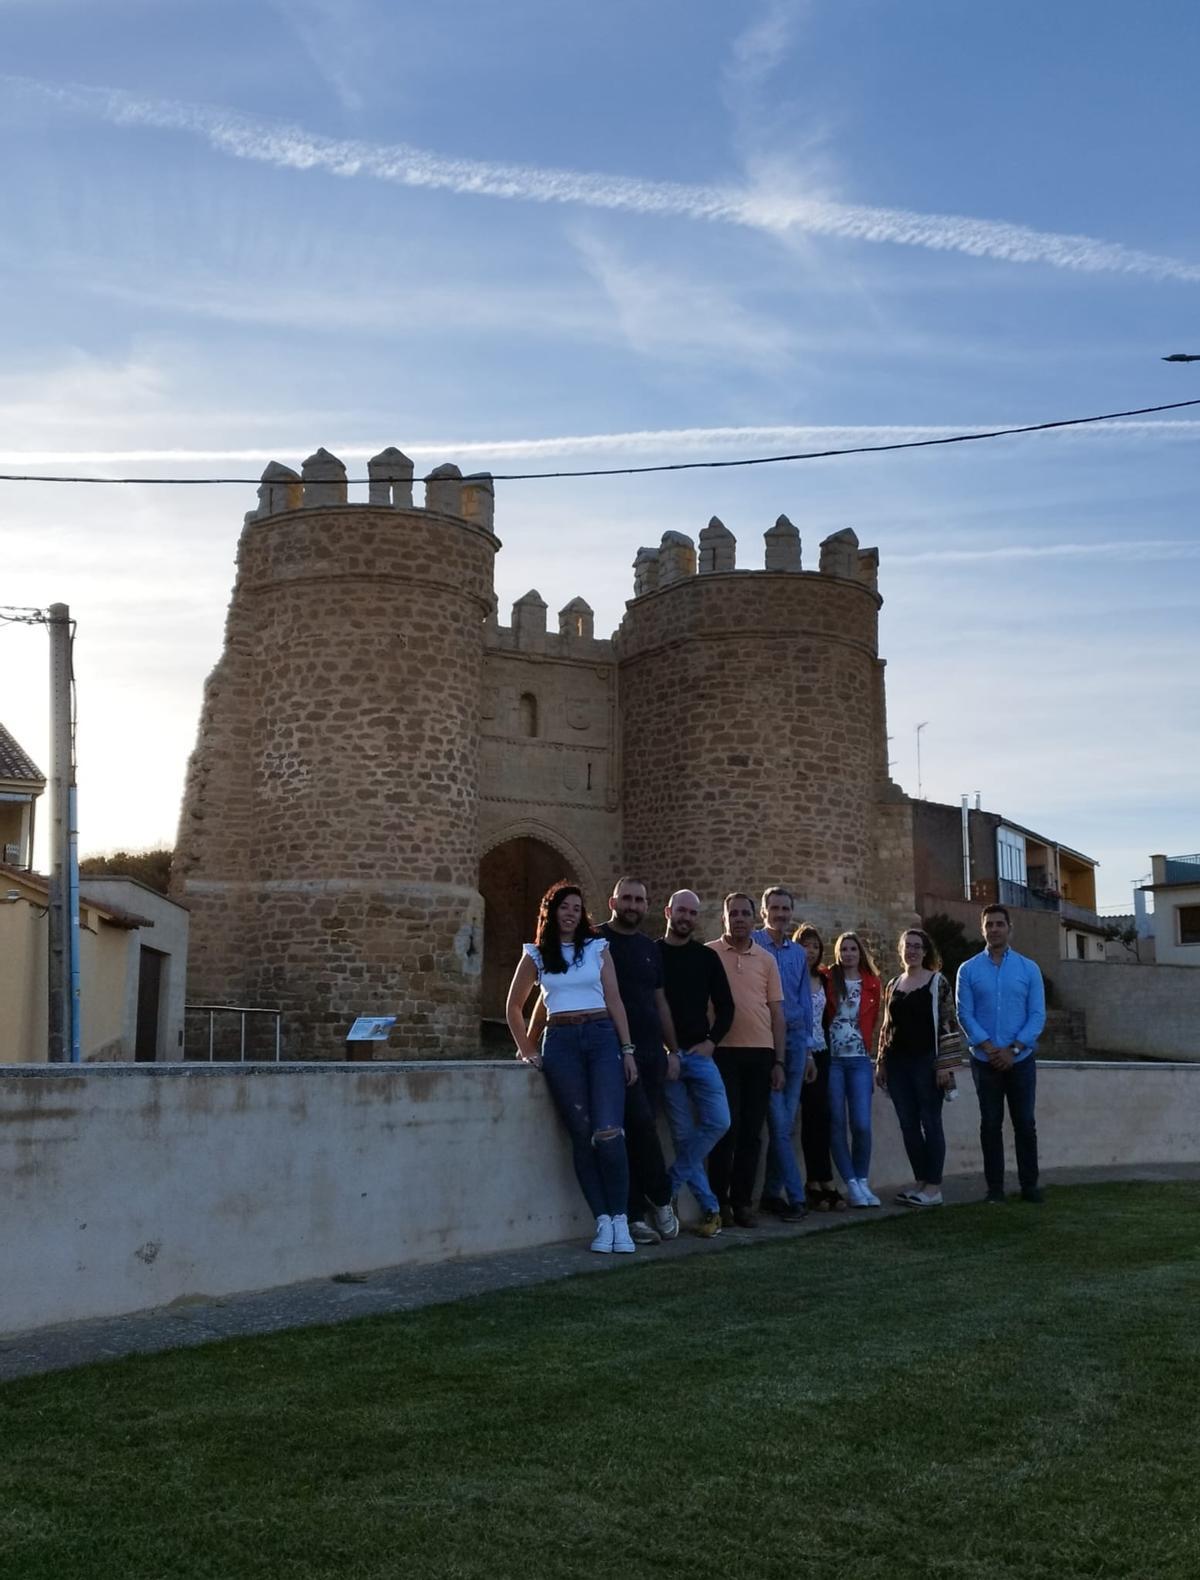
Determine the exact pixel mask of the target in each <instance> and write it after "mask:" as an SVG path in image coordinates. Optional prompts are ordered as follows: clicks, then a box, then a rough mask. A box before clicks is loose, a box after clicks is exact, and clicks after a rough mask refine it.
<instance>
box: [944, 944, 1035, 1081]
mask: <svg viewBox="0 0 1200 1580" xmlns="http://www.w3.org/2000/svg"><path fill="white" fill-rule="evenodd" d="M954 997H955V1005H956V1008H957V1010H958V1023H959V1025H960V1026H961V1027H962V1029H963V1030H964V1031H965V1032H966V1034H967V1041H968V1042H969V1043H970V1045H971V1053H972V1055H973V1056H974V1057H975V1058H976V1059H980V1060H982V1061H983V1062H984V1063H986V1062H987V1054H986V1053H981V1052H980V1051H979V1044H980V1043H981V1042H992V1043H995V1045H996V1046H997V1047H998V1048H1009V1047H1012V1046H1013V1045H1014V1044H1016V1045H1017V1046H1019V1047H1020V1049H1021V1051H1020V1053H1018V1054H1017V1055H1016V1060H1015V1062H1016V1063H1019V1062H1020V1061H1021V1060H1022V1059H1028V1058H1029V1056H1030V1055H1031V1054H1032V1053H1033V1051H1034V1048H1035V1047H1036V1045H1037V1040H1038V1038H1039V1037H1040V1036H1041V1034H1042V1028H1043V1027H1044V1026H1045V1024H1046V990H1045V988H1044V987H1043V985H1042V973H1041V972H1040V971H1039V970H1038V968H1037V966H1036V965H1034V963H1033V961H1032V960H1029V959H1027V958H1026V956H1025V955H1019V954H1018V953H1017V952H1016V950H1015V949H1006V950H1005V951H1004V954H1003V955H1002V956H1001V958H1000V963H999V965H993V963H992V959H991V956H990V955H989V954H988V952H987V950H986V949H985V950H984V951H983V953H982V954H978V955H973V956H972V957H971V959H970V960H965V961H964V962H963V964H962V965H961V966H959V968H958V981H957V983H956V985H955V993H954Z"/></svg>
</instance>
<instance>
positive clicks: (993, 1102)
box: [971, 1054, 1038, 1191]
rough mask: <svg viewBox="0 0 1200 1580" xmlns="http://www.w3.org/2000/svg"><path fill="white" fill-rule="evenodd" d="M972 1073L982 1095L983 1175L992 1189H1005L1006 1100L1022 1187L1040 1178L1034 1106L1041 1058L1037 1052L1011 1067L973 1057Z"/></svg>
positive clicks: (980, 1095)
mask: <svg viewBox="0 0 1200 1580" xmlns="http://www.w3.org/2000/svg"><path fill="white" fill-rule="evenodd" d="M971 1075H972V1077H973V1078H974V1081H975V1091H976V1092H977V1093H978V1096H979V1145H980V1147H981V1148H982V1150H983V1177H984V1179H985V1180H986V1181H987V1188H988V1190H990V1191H1002V1190H1003V1189H1004V1104H1005V1102H1007V1103H1008V1112H1009V1115H1010V1117H1011V1119H1012V1127H1013V1143H1014V1146H1015V1149H1016V1154H1017V1180H1018V1182H1019V1184H1020V1186H1021V1189H1022V1190H1033V1189H1034V1187H1035V1186H1036V1185H1037V1182H1038V1150H1037V1125H1036V1123H1035V1122H1034V1117H1033V1106H1034V1099H1035V1098H1036V1096H1037V1061H1036V1059H1035V1058H1034V1056H1033V1054H1029V1055H1028V1057H1026V1058H1024V1059H1022V1060H1021V1061H1020V1063H1019V1064H1014V1065H1013V1067H1012V1069H1011V1070H993V1069H992V1067H991V1065H990V1064H985V1063H983V1061H982V1060H981V1059H976V1058H974V1057H972V1059H971Z"/></svg>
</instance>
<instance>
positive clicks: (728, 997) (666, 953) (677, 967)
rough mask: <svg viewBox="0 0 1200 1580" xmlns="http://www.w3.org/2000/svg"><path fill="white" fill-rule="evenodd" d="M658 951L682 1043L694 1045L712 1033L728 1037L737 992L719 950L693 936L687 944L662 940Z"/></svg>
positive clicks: (716, 1039) (719, 1037) (676, 1028)
mask: <svg viewBox="0 0 1200 1580" xmlns="http://www.w3.org/2000/svg"><path fill="white" fill-rule="evenodd" d="M658 952H659V955H660V956H661V958H662V969H663V989H664V991H665V992H666V995H667V1007H668V1008H669V1009H670V1011H671V1019H672V1021H673V1022H674V1023H675V1035H676V1037H678V1039H679V1046H680V1047H681V1048H683V1049H687V1048H694V1047H696V1045H697V1044H698V1043H701V1042H704V1040H705V1039H706V1038H708V1037H710V1036H711V1038H712V1040H713V1042H720V1041H721V1038H722V1037H726V1036H728V1035H729V1028H730V1027H731V1026H732V1025H733V994H732V993H731V992H730V990H729V978H728V977H727V976H726V975H725V967H724V966H723V965H722V964H721V962H720V960H719V959H718V958H717V953H716V950H714V949H709V948H707V947H706V946H705V945H704V944H702V943H699V942H698V941H697V940H696V939H695V938H689V939H688V941H687V943H686V944H668V943H666V942H665V941H664V940H662V939H660V940H659V944H658ZM710 1003H711V1004H712V1016H711V1019H710V1016H709V1004H710Z"/></svg>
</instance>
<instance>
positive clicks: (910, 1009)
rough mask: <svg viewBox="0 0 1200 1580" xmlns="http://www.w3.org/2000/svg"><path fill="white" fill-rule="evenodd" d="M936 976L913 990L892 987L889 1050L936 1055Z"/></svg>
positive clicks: (907, 1054) (910, 1055)
mask: <svg viewBox="0 0 1200 1580" xmlns="http://www.w3.org/2000/svg"><path fill="white" fill-rule="evenodd" d="M932 994H933V978H932V977H930V979H929V981H928V982H926V984H925V986H924V987H919V988H915V989H913V991H912V992H910V993H899V992H897V991H896V989H895V988H893V989H892V1003H891V1019H892V1040H891V1042H890V1044H889V1045H888V1053H889V1054H893V1053H894V1054H899V1055H900V1056H901V1057H904V1056H908V1057H910V1058H918V1057H919V1058H926V1059H932V1058H933V1057H934V1055H935V1054H936V1053H937V1036H936V1034H935V1032H934V1022H933V997H932Z"/></svg>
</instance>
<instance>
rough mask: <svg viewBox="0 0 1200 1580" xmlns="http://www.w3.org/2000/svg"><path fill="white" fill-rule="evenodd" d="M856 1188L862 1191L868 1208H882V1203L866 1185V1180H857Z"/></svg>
mask: <svg viewBox="0 0 1200 1580" xmlns="http://www.w3.org/2000/svg"><path fill="white" fill-rule="evenodd" d="M858 1188H859V1190H860V1191H862V1193H863V1195H864V1196H865V1197H866V1198H867V1201H866V1205H867V1206H868V1207H882V1206H883V1203H882V1202H881V1201H880V1199H879V1197H878V1196H876V1194H875V1192H874V1191H873V1190H872V1189H871V1187H870V1186H869V1185H868V1184H867V1182H866V1180H859V1181H858Z"/></svg>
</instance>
